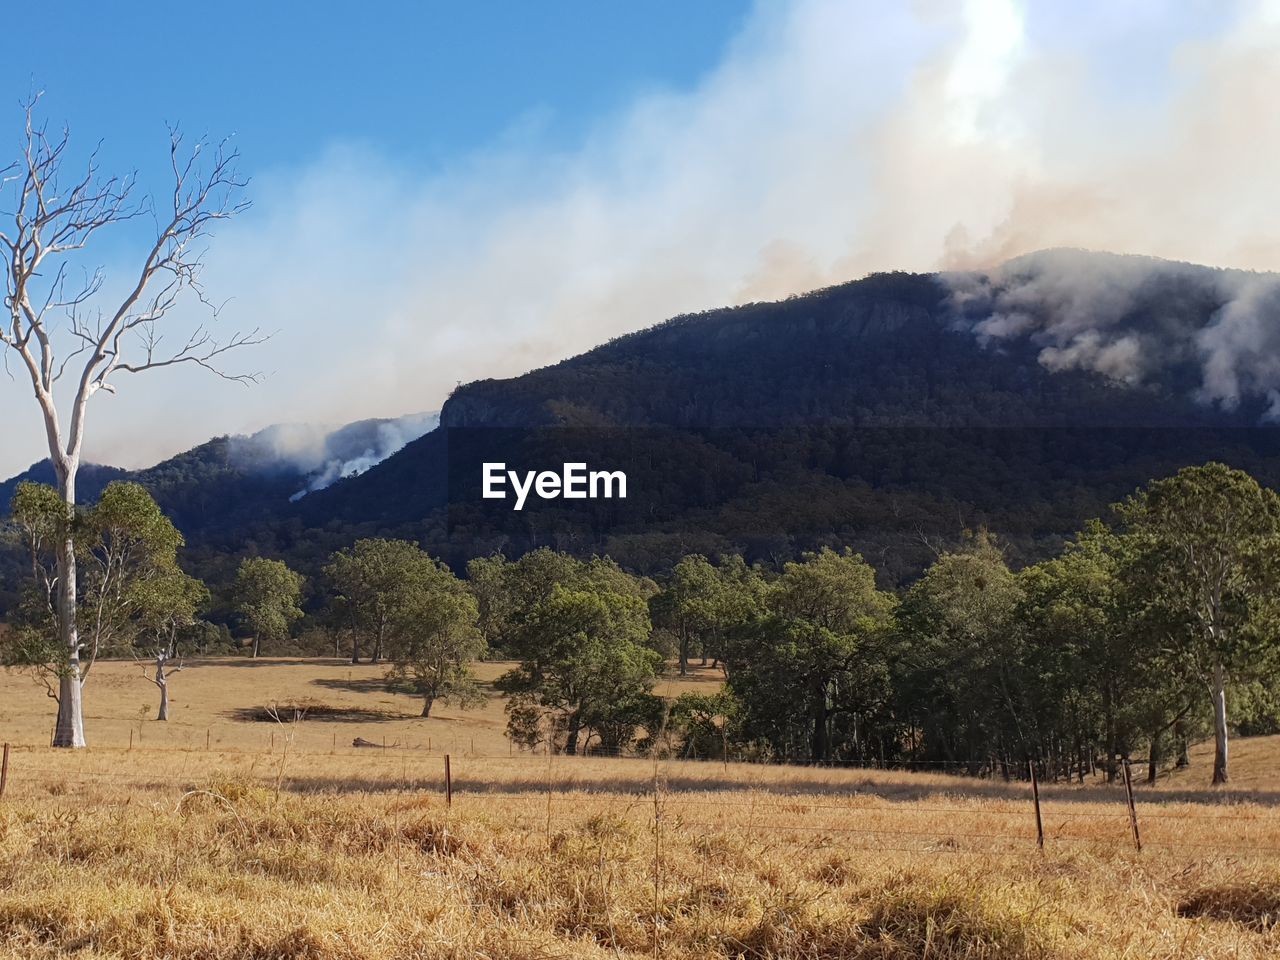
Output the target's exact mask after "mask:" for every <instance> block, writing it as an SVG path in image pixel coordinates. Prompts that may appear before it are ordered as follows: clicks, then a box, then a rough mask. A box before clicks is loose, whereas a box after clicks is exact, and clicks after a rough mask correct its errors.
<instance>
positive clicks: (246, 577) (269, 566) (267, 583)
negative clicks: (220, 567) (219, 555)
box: [233, 557, 306, 657]
mask: <svg viewBox="0 0 1280 960" xmlns="http://www.w3.org/2000/svg"><path fill="white" fill-rule="evenodd" d="M304 586H306V578H305V577H303V576H302V574H300V573H297V572H295V571H293V570H291V569H289V565H288V564H287V563H285V562H284V561H283V560H270V559H267V558H266V557H246V558H245V559H244V560H242V561H241V562H240V567H239V569H237V571H236V582H235V586H234V587H233V592H234V597H235V604H236V609H237V611H238V612H239V614H240V616H241V617H242V618H243V620H244V622H245V625H246V626H247V627H248V628H249V630H250V632H251V633H252V634H253V656H254V657H257V656H258V654H259V653H261V651H262V642H263V641H264V640H267V641H273V642H279V641H283V640H286V639H288V637H289V631H290V629H291V628H292V626H293V624H294V623H295V622H297V621H298V620H300V619H302V608H301V606H300V604H301V603H302V590H303V587H304Z"/></svg>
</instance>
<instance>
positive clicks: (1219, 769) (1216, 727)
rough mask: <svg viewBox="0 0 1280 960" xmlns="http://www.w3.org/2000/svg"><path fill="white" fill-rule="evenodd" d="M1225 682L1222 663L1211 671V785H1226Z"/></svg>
mask: <svg viewBox="0 0 1280 960" xmlns="http://www.w3.org/2000/svg"><path fill="white" fill-rule="evenodd" d="M1227 748H1228V744H1227V680H1226V671H1225V670H1223V668H1222V663H1221V662H1219V663H1218V664H1217V665H1215V667H1214V670H1213V784H1214V786H1217V785H1218V784H1221V783H1226V782H1227V780H1228V775H1227Z"/></svg>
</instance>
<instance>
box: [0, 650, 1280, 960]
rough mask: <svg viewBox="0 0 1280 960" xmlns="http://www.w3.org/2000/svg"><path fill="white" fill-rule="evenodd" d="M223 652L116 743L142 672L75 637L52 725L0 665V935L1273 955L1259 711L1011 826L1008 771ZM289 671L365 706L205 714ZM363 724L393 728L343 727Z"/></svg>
mask: <svg viewBox="0 0 1280 960" xmlns="http://www.w3.org/2000/svg"><path fill="white" fill-rule="evenodd" d="M243 664H244V662H243V661H241V662H239V663H235V664H233V663H227V664H222V665H216V664H208V665H205V666H202V667H200V668H189V669H188V670H186V671H184V672H183V673H181V674H179V675H178V676H177V678H176V679H175V691H174V692H175V699H176V701H177V702H176V703H175V711H174V713H175V718H176V719H175V720H174V721H172V722H171V723H170V725H169V726H168V727H167V728H166V727H165V725H163V724H158V723H155V722H153V721H150V720H147V721H143V722H142V723H141V726H142V728H143V734H142V740H141V742H140V743H139V742H137V729H138V725H139V721H138V720H137V718H136V713H137V712H138V711H137V706H140V705H141V702H142V700H143V699H144V698H147V697H148V695H149V694H150V692H151V691H150V689H149V685H148V684H145V683H143V682H142V681H141V680H140V679H139V680H138V681H137V682H136V684H135V683H134V682H133V681H132V680H131V678H130V674H131V672H132V671H134V670H136V668H134V667H133V666H132V665H129V667H128V668H126V667H125V665H122V664H100V665H99V668H97V669H99V670H100V673H97V674H95V677H94V679H93V680H91V681H90V688H89V697H90V699H89V701H88V703H89V713H90V716H91V719H90V727H89V734H90V741H91V747H90V748H89V749H88V750H85V751H79V752H74V753H73V752H66V751H53V750H50V749H49V748H48V747H47V746H44V738H45V736H47V727H46V726H45V725H46V724H47V720H48V714H49V705H48V704H47V702H45V701H44V698H43V695H42V694H40V693H39V691H36V690H33V689H32V688H30V686H29V684H30V681H29V680H27V679H23V678H14V677H7V678H3V677H0V737H2V738H8V739H11V740H13V741H14V742H18V743H21V744H22V746H21V747H20V748H18V749H16V750H15V751H14V753H13V756H12V758H11V781H10V784H9V791H8V793H7V795H6V796H5V797H4V799H3V800H0V958H5V960H8V958H18V957H23V958H27V957H32V958H42V957H55V956H56V957H62V956H73V957H82V958H125V957H130V958H132V957H140V958H154V960H160V958H174V960H177V958H184V960H185V958H202V960H204V958H242V957H253V958H308V960H309V958H316V960H319V958H331V957H332V958H339V960H343V958H349V960H389V958H393V957H394V958H399V957H458V958H463V957H468V958H469V957H502V958H534V957H588V958H589V957H652V956H655V955H657V956H661V957H667V958H681V960H682V958H712V957H735V958H768V957H775V958H781V957H790V958H845V957H852V958H877V960H899V958H926V957H927V958H930V960H948V958H952V960H954V958H966V960H997V958H999V960H1005V958H1008V960H1012V958H1044V960H1059V958H1068V957H1072V958H1074V957H1082V958H1083V957H1090V958H1092V957H1098V958H1126V960H1127V958H1132V960H1139V958H1156V960H1159V958H1175V957H1177V958H1187V960H1191V958H1199V957H1204V958H1218V957H1233V958H1242V960H1255V958H1256V960H1260V958H1264V957H1275V956H1278V955H1280V932H1278V931H1277V928H1276V926H1275V925H1274V924H1273V918H1274V917H1275V916H1276V915H1277V905H1278V904H1280V872H1278V871H1277V870H1276V869H1275V868H1274V867H1273V866H1272V864H1274V863H1275V861H1276V859H1277V857H1280V814H1278V813H1277V811H1276V806H1275V799H1276V797H1275V795H1274V793H1272V792H1269V791H1270V787H1269V785H1268V783H1267V782H1266V781H1265V779H1264V778H1263V777H1262V774H1261V771H1262V769H1263V768H1264V767H1265V763H1266V761H1265V757H1267V756H1273V757H1274V756H1276V755H1277V754H1278V753H1280V749H1278V746H1280V744H1278V742H1277V741H1276V740H1275V739H1273V738H1266V739H1260V740H1258V741H1245V742H1241V743H1240V744H1239V745H1238V749H1237V751H1236V758H1237V761H1238V762H1239V764H1240V766H1241V768H1242V769H1247V770H1254V769H1255V767H1256V770H1257V773H1256V776H1255V777H1254V780H1253V781H1251V782H1250V784H1249V787H1250V791H1248V792H1237V793H1231V794H1227V793H1213V792H1210V791H1208V790H1203V789H1192V788H1193V787H1195V786H1197V785H1198V784H1199V783H1202V782H1203V780H1204V779H1205V778H1207V772H1208V763H1207V759H1206V758H1204V757H1203V756H1201V755H1197V756H1196V757H1195V758H1194V763H1193V769H1192V771H1191V772H1190V773H1189V774H1186V775H1180V776H1179V778H1176V779H1173V780H1171V781H1169V782H1166V783H1163V784H1161V785H1160V786H1159V787H1157V788H1155V789H1142V790H1141V791H1140V793H1139V814H1140V817H1141V826H1142V831H1143V840H1144V846H1145V849H1144V851H1143V853H1141V854H1138V853H1137V852H1136V851H1135V850H1134V849H1133V847H1132V840H1131V837H1130V833H1129V823H1128V819H1127V812H1126V809H1125V806H1124V802H1123V793H1122V791H1120V790H1119V789H1117V788H1108V787H1105V786H1101V785H1091V786H1087V787H1074V786H1066V785H1058V786H1054V785H1046V786H1045V787H1044V790H1043V798H1044V821H1045V828H1046V834H1047V844H1046V851H1045V853H1044V854H1043V855H1041V854H1039V853H1038V852H1037V851H1036V847H1035V843H1034V820H1033V815H1032V809H1031V803H1030V797H1029V795H1028V791H1027V789H1026V787H1025V785H1022V784H1018V783H1012V784H1005V783H1001V782H992V781H977V780H970V779H964V778H958V777H948V776H943V775H936V774H915V773H900V772H873V771H855V770H834V769H797V768H783V767H764V766H749V765H741V764H721V763H710V762H702V763H699V762H673V761H663V762H661V763H657V764H655V763H653V762H652V761H644V760H610V759H600V758H569V757H551V758H547V757H545V756H530V755H527V754H523V755H522V754H519V753H515V754H514V755H511V756H508V747H507V745H506V742H505V740H503V739H502V737H501V720H502V715H501V709H500V705H499V704H497V703H493V702H491V703H490V704H489V705H488V706H486V707H485V708H483V709H482V710H480V711H477V712H474V713H470V714H461V713H457V712H452V711H448V710H444V711H441V715H440V716H439V717H436V718H432V719H430V720H426V721H422V720H416V719H414V718H412V717H407V716H403V714H405V713H407V712H410V711H411V709H412V707H413V703H412V701H411V699H410V698H397V697H394V696H391V695H388V694H385V693H383V692H381V691H380V690H377V689H369V688H366V687H360V686H353V685H352V684H353V683H354V681H359V680H367V679H369V678H370V677H371V676H372V671H371V670H370V669H369V668H360V669H356V668H350V669H352V681H351V682H348V681H347V680H346V672H347V670H348V669H349V668H348V667H347V666H346V665H338V664H336V663H328V664H315V663H285V662H268V663H259V664H257V665H251V666H250V665H243ZM104 667H105V668H106V669H102V668H104ZM485 669H486V671H487V675H490V676H491V675H492V674H493V673H496V671H497V669H499V668H497V667H494V666H492V665H490V666H488V667H486V668H485ZM314 680H326V681H332V680H338V681H341V682H340V683H338V684H337V685H334V684H316V683H314V682H312V681H314ZM685 682H687V683H706V684H709V683H713V682H714V679H712V678H701V679H697V680H693V681H685ZM95 683H97V684H98V687H97V689H95V688H94V684H95ZM301 696H310V697H314V698H316V699H319V700H323V701H324V702H325V703H326V704H328V705H330V706H333V707H334V708H336V709H350V710H356V709H377V710H382V711H386V712H387V713H389V714H393V715H394V716H393V717H392V718H391V719H385V720H375V721H370V720H367V719H357V720H352V721H349V722H348V721H342V720H304V721H303V722H301V723H300V724H297V725H293V726H290V727H289V728H285V727H283V726H280V725H276V724H263V723H259V722H254V721H250V720H241V719H236V717H237V716H240V715H242V714H238V713H237V712H236V711H240V710H243V709H244V708H251V707H257V706H260V705H261V704H263V703H266V702H270V701H273V700H284V699H288V698H293V697H301ZM95 698H96V699H95ZM134 701H136V706H135V705H134ZM131 714H133V716H131ZM131 727H132V729H133V730H134V736H135V743H134V746H133V749H132V750H130V749H129V748H128V732H129V730H130V728H131ZM272 728H274V730H275V736H276V740H275V744H274V747H273V746H272V744H271V743H270V738H269V733H270V731H271V729H272ZM206 730H208V731H210V748H209V749H206V748H205V742H204V741H205V731H206ZM383 730H387V731H388V742H389V743H390V742H395V741H397V740H398V741H400V742H401V744H402V745H401V746H399V747H395V748H390V747H389V748H388V749H387V750H386V751H385V752H384V751H383V750H369V749H353V748H351V747H350V746H349V744H350V741H351V739H352V738H353V737H354V736H356V735H363V736H364V737H365V738H366V739H370V740H374V739H375V738H377V742H380V740H381V736H382V731H383ZM437 731H441V732H437ZM335 735H336V739H337V742H338V746H337V747H336V748H335V747H334V746H333V743H334V739H335ZM473 735H474V736H475V738H476V749H475V751H474V753H475V754H481V755H479V756H477V755H471V754H472V751H471V750H470V739H471V737H472V736H473ZM427 737H431V738H432V748H431V750H428V749H427V747H426V742H425V741H426V739H427ZM437 738H441V739H439V740H437ZM453 743H458V744H460V745H461V746H462V749H458V750H451V753H452V754H453V755H452V758H451V760H452V767H453V771H454V775H455V791H456V792H455V796H454V803H453V805H452V807H448V806H446V804H445V800H444V796H443V782H442V776H443V760H442V758H441V756H440V753H441V751H442V749H445V748H449V747H450V746H451V744H453ZM483 754H488V756H484V755H483ZM655 785H656V789H655Z"/></svg>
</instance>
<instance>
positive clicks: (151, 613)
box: [135, 570, 209, 720]
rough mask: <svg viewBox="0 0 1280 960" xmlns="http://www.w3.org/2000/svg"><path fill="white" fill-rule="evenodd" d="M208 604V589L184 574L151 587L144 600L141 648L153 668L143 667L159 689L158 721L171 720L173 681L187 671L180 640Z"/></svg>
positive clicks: (171, 575) (157, 581)
mask: <svg viewBox="0 0 1280 960" xmlns="http://www.w3.org/2000/svg"><path fill="white" fill-rule="evenodd" d="M208 600H209V591H208V590H207V589H206V588H205V585H204V584H203V583H201V582H200V581H199V580H197V579H195V578H194V577H189V576H187V575H186V574H185V573H183V572H182V571H181V570H174V571H172V572H171V573H169V574H167V575H165V576H163V577H158V578H156V579H155V580H154V581H152V582H150V583H148V584H147V586H146V589H145V591H144V593H143V596H142V597H141V603H140V605H141V609H142V613H141V619H142V622H143V625H144V629H143V632H142V635H141V637H140V638H139V641H138V644H137V645H138V646H139V647H141V648H142V650H143V651H144V652H145V653H146V655H147V659H148V661H149V662H150V664H151V666H149V667H148V666H144V667H143V671H142V675H143V676H144V677H146V678H147V679H148V680H150V681H151V682H152V683H154V684H155V685H156V688H157V690H158V691H159V694H160V706H159V709H158V710H157V711H156V719H157V720H168V719H169V680H170V678H171V677H172V676H173V675H174V674H175V673H178V672H179V671H180V670H181V669H182V667H183V661H182V660H181V659H180V658H179V651H178V639H179V637H180V635H181V632H182V631H183V629H185V628H187V627H190V626H191V625H192V624H194V623H195V621H196V612H197V611H198V610H199V609H200V607H201V606H202V605H204V604H205V603H207V602H208ZM135 656H136V654H135ZM138 659H139V661H140V662H141V658H138ZM175 661H176V663H175Z"/></svg>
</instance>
